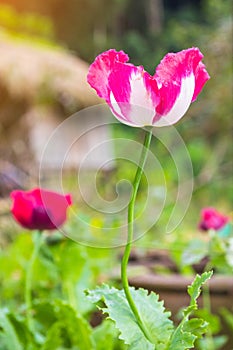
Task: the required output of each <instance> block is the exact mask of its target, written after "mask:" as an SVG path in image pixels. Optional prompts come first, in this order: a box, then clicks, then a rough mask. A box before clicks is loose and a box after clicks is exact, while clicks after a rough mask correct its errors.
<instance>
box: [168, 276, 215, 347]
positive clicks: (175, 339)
mask: <svg viewBox="0 0 233 350" xmlns="http://www.w3.org/2000/svg"><path fill="white" fill-rule="evenodd" d="M211 276H212V271H209V272H204V273H203V274H202V275H201V276H200V275H196V277H195V279H194V281H193V283H192V284H191V286H188V294H189V295H190V297H191V299H190V304H189V306H188V307H187V308H185V309H184V310H183V319H182V321H181V322H180V324H179V326H178V327H177V328H176V330H175V331H174V332H173V334H172V336H171V339H170V342H169V345H168V347H167V350H188V349H191V348H193V346H194V342H195V340H196V339H197V338H200V337H201V335H202V334H203V333H204V332H205V331H206V329H207V323H206V322H205V321H203V320H202V319H196V318H194V319H193V320H189V316H190V314H191V313H192V311H194V310H196V309H197V298H198V297H199V295H200V293H201V287H202V285H203V284H204V283H205V282H206V281H207V280H208V279H209V278H210V277H211Z"/></svg>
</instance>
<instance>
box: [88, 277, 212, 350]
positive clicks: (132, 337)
mask: <svg viewBox="0 0 233 350" xmlns="http://www.w3.org/2000/svg"><path fill="white" fill-rule="evenodd" d="M211 275H212V272H205V273H203V274H202V275H201V276H200V275H197V276H196V278H195V280H194V281H193V283H192V285H191V286H189V287H188V294H189V295H190V298H191V300H190V305H189V306H188V307H187V308H186V309H184V311H183V319H182V321H181V322H180V324H179V326H178V327H177V328H176V329H174V325H173V323H172V321H171V320H170V319H169V316H170V313H169V312H167V311H166V310H165V309H164V306H163V302H161V301H159V300H158V295H156V294H155V293H153V292H151V293H150V294H149V295H148V292H147V291H146V290H144V289H142V288H140V289H138V290H135V289H134V288H132V287H131V288H130V292H131V295H132V297H133V299H134V302H135V304H136V306H137V309H138V311H139V314H140V316H141V318H142V322H143V323H144V325H145V326H146V328H147V330H148V332H149V335H150V341H149V340H147V339H146V338H145V336H144V333H143V332H142V330H141V328H140V327H139V325H138V323H137V322H136V320H135V317H134V315H133V313H132V311H131V309H130V307H129V305H128V302H127V299H126V297H125V294H124V291H123V290H118V289H116V288H113V287H112V288H110V287H109V286H108V285H103V286H101V287H98V288H96V289H95V290H91V291H88V292H87V294H88V298H89V299H90V300H91V301H92V302H93V303H95V304H97V305H98V307H99V308H100V309H101V310H102V311H103V312H104V313H107V314H108V316H109V318H110V319H111V320H113V321H114V322H115V324H116V328H117V329H118V330H119V331H120V336H119V337H120V339H122V340H124V342H125V343H126V344H128V345H129V349H132V350H140V349H148V350H153V349H158V350H187V349H191V348H192V347H193V346H194V342H195V340H196V339H197V338H201V337H202V334H203V333H205V332H206V330H207V325H208V323H207V322H205V321H204V320H203V319H201V318H192V319H189V317H190V315H191V314H192V313H193V311H195V310H197V308H198V306H197V298H198V297H199V295H200V293H201V287H202V285H203V284H204V283H206V281H207V280H208V279H209V278H210V277H211ZM101 302H103V303H104V304H101ZM119 305H120V307H119ZM129 329H130V332H129Z"/></svg>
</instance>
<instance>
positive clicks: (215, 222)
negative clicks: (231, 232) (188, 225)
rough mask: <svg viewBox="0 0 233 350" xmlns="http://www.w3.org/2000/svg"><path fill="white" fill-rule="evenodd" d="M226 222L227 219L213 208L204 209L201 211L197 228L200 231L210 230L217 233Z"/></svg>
mask: <svg viewBox="0 0 233 350" xmlns="http://www.w3.org/2000/svg"><path fill="white" fill-rule="evenodd" d="M228 221H229V218H228V217H227V216H225V215H223V214H221V213H219V212H218V211H217V210H216V209H215V208H211V207H210V208H204V209H203V210H202V211H201V221H200V223H199V228H200V230H202V231H208V230H210V229H213V230H216V231H217V230H220V229H222V228H223V227H224V226H225V225H226V224H227V222H228Z"/></svg>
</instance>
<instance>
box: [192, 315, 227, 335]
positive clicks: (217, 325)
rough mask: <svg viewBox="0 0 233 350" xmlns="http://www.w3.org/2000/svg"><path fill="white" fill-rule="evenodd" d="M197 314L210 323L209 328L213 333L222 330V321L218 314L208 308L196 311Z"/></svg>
mask: <svg viewBox="0 0 233 350" xmlns="http://www.w3.org/2000/svg"><path fill="white" fill-rule="evenodd" d="M195 316H196V317H199V318H202V319H203V320H205V321H206V322H207V323H208V330H209V332H210V333H211V334H212V335H213V334H217V333H219V332H220V330H221V321H220V318H219V316H218V315H214V314H212V313H211V312H209V311H208V310H207V309H200V310H196V311H195Z"/></svg>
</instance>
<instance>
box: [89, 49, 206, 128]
mask: <svg viewBox="0 0 233 350" xmlns="http://www.w3.org/2000/svg"><path fill="white" fill-rule="evenodd" d="M202 58H203V55H202V53H201V52H200V51H199V49H198V48H190V49H187V50H183V51H180V52H177V53H168V54H167V55H166V56H165V57H164V58H163V59H162V61H161V62H160V64H159V65H158V67H157V68H156V71H155V74H154V75H153V76H151V75H150V74H149V73H147V72H146V71H145V70H144V68H143V67H142V66H134V65H133V64H130V63H127V62H128V60H129V57H128V55H126V54H125V53H124V52H123V51H119V52H117V51H116V50H113V49H111V50H108V51H106V52H103V53H102V54H100V55H99V56H97V57H96V59H95V61H94V62H93V63H92V64H91V66H90V68H89V72H88V76H87V81H88V83H89V84H90V85H91V86H92V87H93V88H94V89H95V90H96V92H97V94H98V95H99V96H100V97H101V98H103V99H105V101H106V102H107V104H108V105H109V107H110V109H111V111H112V113H113V114H114V116H115V117H116V118H117V119H118V120H119V121H120V122H122V123H124V124H127V125H130V126H135V127H143V126H147V125H148V126H149V125H151V126H165V125H171V124H175V123H176V122H177V121H178V120H179V119H180V118H182V117H183V115H184V114H185V113H186V111H187V109H188V108H189V105H190V103H191V102H193V101H195V99H196V98H197V96H198V94H199V93H200V91H201V90H202V87H203V85H204V84H205V82H206V81H207V80H208V79H209V75H208V73H207V71H206V69H205V66H204V64H203V63H202V62H201V60H202Z"/></svg>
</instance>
